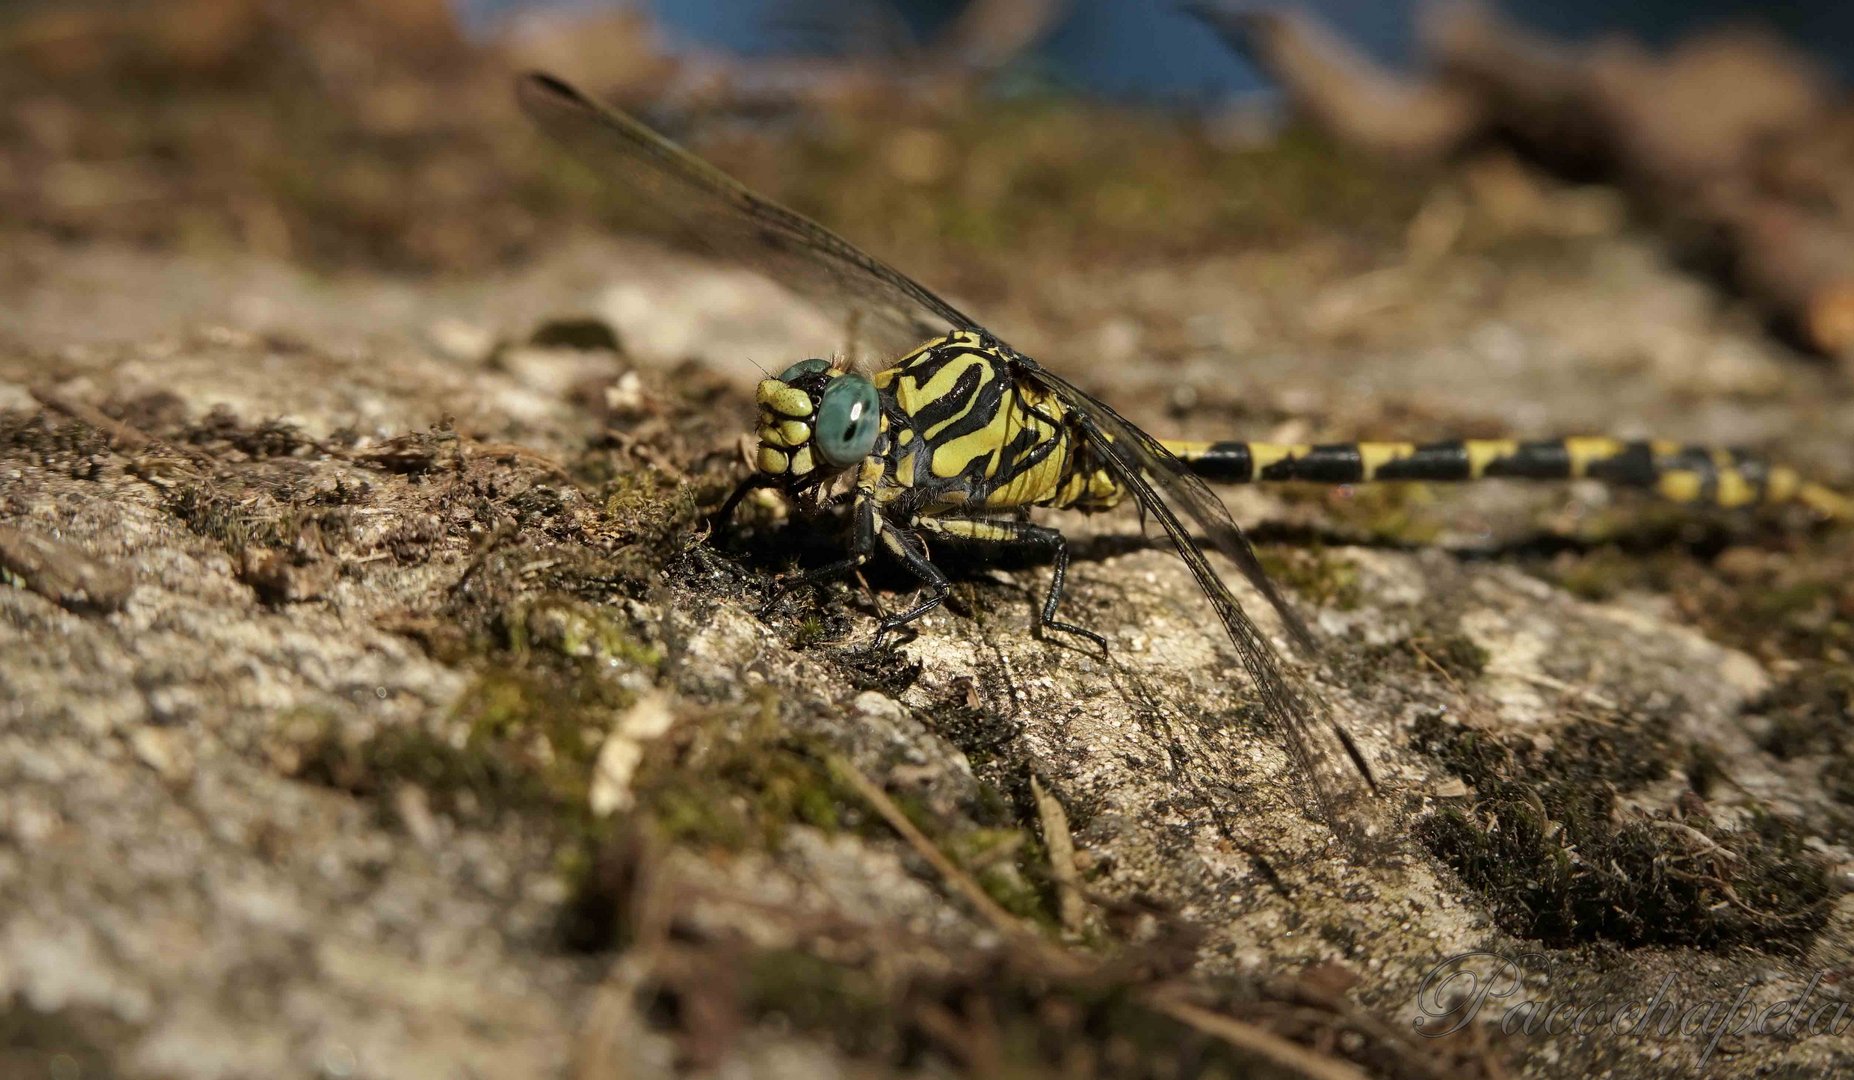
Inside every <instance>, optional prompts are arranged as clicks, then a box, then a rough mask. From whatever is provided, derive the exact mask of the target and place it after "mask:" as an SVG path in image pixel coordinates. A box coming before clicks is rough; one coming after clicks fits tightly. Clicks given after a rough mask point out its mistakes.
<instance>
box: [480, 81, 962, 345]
mask: <svg viewBox="0 0 1854 1080" xmlns="http://www.w3.org/2000/svg"><path fill="white" fill-rule="evenodd" d="M516 97H517V99H518V100H519V101H520V102H521V107H522V109H523V111H524V112H526V113H527V114H528V116H529V117H530V118H531V119H533V120H534V122H535V123H536V124H538V125H540V127H541V129H542V130H543V131H546V132H547V133H548V134H549V135H550V136H552V137H553V138H554V139H555V140H557V141H558V142H560V143H561V144H562V145H563V146H565V147H566V148H567V149H568V150H570V151H572V152H573V154H574V155H575V156H576V157H578V158H579V159H580V160H581V161H583V162H584V163H585V164H586V165H588V166H589V167H591V168H592V169H594V170H595V171H596V172H598V173H599V174H600V175H601V176H602V177H604V178H606V179H610V180H613V181H616V182H618V183H619V184H621V185H623V186H624V188H625V189H627V190H629V191H631V192H633V193H634V194H637V195H639V196H640V197H642V198H644V199H646V200H648V201H649V202H650V203H651V204H652V205H653V208H654V209H656V210H657V211H659V212H661V213H662V214H664V215H666V216H667V217H669V218H670V219H672V220H674V221H675V222H676V223H677V224H678V225H680V226H681V228H682V231H683V233H684V236H685V238H686V239H687V241H689V242H690V243H692V244H693V245H694V246H695V247H697V248H699V249H701V250H703V251H704V252H705V253H706V254H708V255H711V256H714V257H716V258H719V259H723V260H727V261H731V262H734V263H738V264H740V265H743V266H747V267H750V268H752V269H755V270H758V271H759V272H761V273H762V274H764V275H765V276H766V277H767V278H768V279H770V280H771V281H773V282H774V283H775V284H778V285H782V286H784V287H786V288H787V289H790V290H791V291H792V292H794V293H797V294H798V295H799V296H801V297H803V298H804V299H806V300H808V301H811V302H812V303H813V304H816V305H817V306H818V307H820V308H821V309H823V310H824V311H826V312H828V313H830V314H833V315H837V316H842V317H845V318H846V319H848V320H849V321H850V323H851V324H852V325H854V327H855V335H856V337H857V338H858V340H859V341H862V342H864V343H866V344H868V345H869V346H871V347H873V348H876V349H880V350H882V351H885V352H886V353H887V354H888V355H889V356H890V357H895V356H900V355H902V354H903V353H906V352H908V351H910V350H912V349H913V348H914V347H916V346H918V345H920V344H921V343H922V342H925V341H928V340H930V339H932V338H935V337H938V336H940V335H942V334H944V333H946V332H947V331H948V330H949V329H955V328H965V327H973V326H976V325H977V324H975V323H974V322H973V321H972V320H971V319H970V318H968V317H966V316H965V315H964V314H962V313H961V312H960V311H959V310H958V309H956V308H954V307H953V306H952V305H951V304H949V303H947V302H946V301H944V300H942V299H940V298H939V297H937V296H935V295H934V294H932V293H930V292H928V291H927V290H926V289H925V288H923V287H921V285H920V284H919V283H917V282H915V281H913V280H912V279H910V278H908V277H907V276H906V275H904V274H902V273H900V272H898V271H896V270H894V269H892V268H891V267H889V266H888V264H886V263H884V262H882V261H880V260H879V259H876V258H875V257H873V256H871V255H869V254H867V253H865V252H863V251H862V250H861V249H859V248H858V247H856V245H854V244H852V243H850V242H849V241H848V240H845V239H844V238H843V237H841V236H838V235H837V234H836V233H834V232H831V231H830V230H829V229H826V228H825V227H824V226H822V225H819V224H818V223H816V222H814V221H812V220H810V219H809V218H806V217H804V216H803V215H801V214H798V213H795V212H793V211H791V210H787V209H786V208H785V207H783V206H780V205H779V204H778V203H775V202H772V201H770V200H767V199H764V198H762V197H760V196H759V195H756V194H754V193H753V192H752V191H749V190H748V189H747V188H746V187H745V186H743V185H742V184H741V183H740V182H739V181H737V180H735V179H734V178H733V177H731V176H728V175H727V174H726V173H724V172H722V171H721V170H720V169H717V168H715V167H714V166H713V165H710V164H709V163H708V162H706V161H703V160H702V159H701V158H698V157H696V156H695V155H694V154H691V153H689V152H688V151H687V150H684V149H683V148H682V147H680V146H677V145H676V144H675V143H673V142H670V141H669V140H668V139H665V138H663V137H662V136H661V135H658V134H657V133H656V132H654V131H651V130H650V129H649V128H647V127H645V126H644V125H643V124H640V123H638V122H637V121H636V120H633V119H632V118H631V117H629V116H626V115H625V114H624V113H622V112H619V111H618V110H616V109H613V108H611V107H609V106H606V105H601V104H600V103H598V102H596V101H593V100H592V99H591V98H588V97H587V96H586V95H584V94H582V93H580V91H578V90H577V89H575V88H573V87H571V86H569V85H567V84H566V83H563V82H561V81H560V80H558V79H555V78H553V77H551V76H548V75H541V74H529V75H524V76H523V77H522V78H521V80H520V81H519V82H518V83H517V86H516Z"/></svg>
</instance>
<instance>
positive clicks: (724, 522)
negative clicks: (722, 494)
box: [708, 472, 778, 532]
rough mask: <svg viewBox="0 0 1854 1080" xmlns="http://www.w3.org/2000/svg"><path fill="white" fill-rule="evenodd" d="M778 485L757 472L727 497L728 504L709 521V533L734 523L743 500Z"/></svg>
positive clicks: (724, 504)
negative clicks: (760, 490) (762, 489)
mask: <svg viewBox="0 0 1854 1080" xmlns="http://www.w3.org/2000/svg"><path fill="white" fill-rule="evenodd" d="M776 483H778V481H777V480H775V479H774V478H773V477H771V476H768V475H767V474H766V473H763V472H756V473H754V474H753V475H751V476H749V477H747V478H746V479H745V480H742V481H741V482H740V483H739V484H737V485H735V487H734V491H733V493H732V494H730V495H729V496H728V497H727V501H726V502H724V503H722V504H721V509H719V510H716V511H715V513H714V516H713V517H711V518H709V519H708V528H709V531H711V532H720V531H722V530H723V529H726V528H727V527H728V526H729V525H730V524H731V523H732V522H733V520H734V511H735V510H736V509H737V508H738V507H739V506H740V502H741V500H742V499H745V498H746V497H747V496H748V495H751V494H752V493H754V492H755V491H758V490H759V489H760V488H763V487H772V486H773V485H774V484H776Z"/></svg>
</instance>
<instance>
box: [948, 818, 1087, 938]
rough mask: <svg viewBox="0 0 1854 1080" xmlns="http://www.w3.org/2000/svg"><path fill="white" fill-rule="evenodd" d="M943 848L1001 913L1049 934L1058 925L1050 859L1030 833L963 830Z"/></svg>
mask: <svg viewBox="0 0 1854 1080" xmlns="http://www.w3.org/2000/svg"><path fill="white" fill-rule="evenodd" d="M928 835H930V836H931V835H934V834H932V833H929V834H928ZM941 845H942V847H943V849H944V850H945V851H946V853H947V855H948V856H950V857H951V858H952V859H953V861H954V862H956V863H958V864H959V865H960V866H961V867H963V868H964V869H965V870H966V871H967V872H968V873H970V874H971V875H972V878H973V880H975V881H977V882H978V884H979V887H980V888H982V889H984V890H985V892H986V894H987V895H989V896H990V897H991V898H992V899H993V900H995V901H997V903H998V906H999V907H1001V908H1003V909H1004V910H1006V911H1008V912H1010V913H1011V914H1013V915H1015V916H1017V917H1018V918H1020V919H1028V920H1030V921H1031V922H1034V923H1037V924H1038V925H1040V926H1043V927H1046V928H1050V929H1053V928H1055V927H1057V926H1059V925H1060V920H1059V919H1058V917H1057V915H1056V911H1055V908H1054V905H1053V904H1052V902H1051V897H1052V888H1053V886H1052V884H1051V882H1050V877H1049V856H1048V854H1047V853H1046V852H1045V851H1044V850H1043V845H1042V844H1041V843H1040V842H1039V841H1038V840H1037V839H1036V838H1035V837H1034V836H1032V835H1031V834H1030V833H1029V832H1027V831H1026V830H1023V829H1018V828H977V829H963V830H959V831H956V832H953V833H950V834H947V835H946V836H945V837H944V839H943V840H942V841H941Z"/></svg>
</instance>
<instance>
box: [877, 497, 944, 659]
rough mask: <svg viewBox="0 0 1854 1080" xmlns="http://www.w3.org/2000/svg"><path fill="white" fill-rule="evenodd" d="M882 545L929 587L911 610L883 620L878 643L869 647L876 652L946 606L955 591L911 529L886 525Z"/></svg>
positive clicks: (878, 628)
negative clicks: (887, 639) (896, 634)
mask: <svg viewBox="0 0 1854 1080" xmlns="http://www.w3.org/2000/svg"><path fill="white" fill-rule="evenodd" d="M882 543H883V546H885V547H887V548H888V550H889V551H890V552H892V553H893V554H894V556H895V557H896V558H897V559H900V560H901V564H902V565H903V566H906V567H907V568H908V569H909V570H911V571H913V573H914V575H915V576H916V577H918V578H920V579H921V580H922V581H924V582H926V583H927V597H926V599H924V600H922V601H921V602H920V603H918V604H915V605H914V606H913V607H911V608H909V609H908V610H906V611H903V612H900V613H899V614H895V615H890V616H889V617H888V618H886V619H883V620H882V622H881V624H880V625H878V626H877V627H876V634H875V640H874V641H873V642H871V643H870V645H869V647H870V649H872V650H873V649H879V648H881V647H882V639H883V638H885V637H887V636H888V635H889V634H890V633H893V632H894V631H896V630H899V629H901V628H902V627H904V626H906V625H908V624H909V623H911V622H913V621H914V620H916V619H918V618H920V617H921V616H922V615H925V614H927V613H928V612H929V611H932V610H933V609H934V608H937V607H939V606H940V605H941V604H943V603H945V602H946V595H947V593H949V592H951V591H952V589H953V586H952V583H951V582H949V581H948V580H947V579H946V575H945V574H943V573H941V572H940V568H939V567H937V566H935V565H934V564H933V563H932V562H930V561H929V560H928V558H927V545H926V544H923V543H921V538H920V536H919V535H918V534H917V533H915V532H913V531H911V530H908V529H899V528H896V527H894V526H892V525H888V524H887V523H886V522H884V523H883V528H882Z"/></svg>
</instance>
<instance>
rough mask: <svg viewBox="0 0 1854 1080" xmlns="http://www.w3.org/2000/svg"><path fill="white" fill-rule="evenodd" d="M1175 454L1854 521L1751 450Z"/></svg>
mask: <svg viewBox="0 0 1854 1080" xmlns="http://www.w3.org/2000/svg"><path fill="white" fill-rule="evenodd" d="M1165 447H1166V449H1168V450H1170V451H1171V452H1172V453H1173V454H1175V455H1177V457H1178V458H1179V459H1180V460H1181V461H1183V462H1184V463H1185V464H1186V465H1187V466H1188V467H1189V468H1190V469H1191V471H1192V472H1194V473H1196V474H1197V475H1199V476H1201V477H1203V478H1204V479H1206V480H1209V481H1212V482H1213V483H1220V484H1248V483H1258V482H1273V481H1282V480H1297V481H1305V482H1311V483H1320V484H1362V483H1369V482H1372V481H1380V480H1422V481H1431V482H1459V481H1466V480H1481V479H1489V478H1509V479H1521V480H1579V479H1591V480H1601V481H1603V482H1604V483H1607V484H1613V485H1616V486H1618V487H1633V488H1647V489H1650V490H1653V491H1655V492H1656V493H1658V494H1659V495H1661V496H1662V497H1663V498H1667V499H1670V500H1672V501H1674V502H1681V503H1704V504H1709V505H1714V506H1722V507H1741V506H1750V505H1754V504H1759V503H1766V504H1776V503H1790V502H1795V503H1801V504H1803V505H1806V506H1808V507H1810V508H1811V509H1813V510H1815V511H1816V512H1818V513H1822V514H1825V515H1827V516H1830V517H1837V518H1854V500H1850V499H1849V498H1848V497H1847V496H1844V495H1842V494H1840V493H1838V492H1835V491H1832V490H1830V489H1828V488H1826V487H1823V486H1822V485H1820V484H1814V483H1809V482H1807V481H1805V480H1803V479H1802V478H1801V477H1800V476H1799V475H1798V474H1797V473H1796V471H1795V470H1793V469H1790V468H1786V467H1784V466H1781V465H1772V464H1770V463H1769V462H1767V461H1765V460H1763V459H1762V458H1759V457H1757V456H1755V455H1753V454H1750V453H1747V452H1745V451H1742V450H1724V449H1717V448H1712V447H1704V446H1690V445H1685V444H1682V443H1676V442H1669V441H1666V440H1658V439H1657V440H1638V441H1627V440H1622V439H1611V438H1606V437H1601V436H1586V437H1576V438H1565V439H1534V440H1525V441H1521V440H1513V439H1454V440H1449V441H1445V442H1431V443H1407V442H1347V443H1321V444H1315V445H1307V444H1282V443H1246V442H1182V441H1167V442H1166V443H1165Z"/></svg>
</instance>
